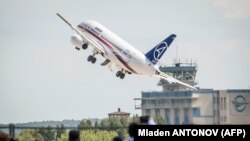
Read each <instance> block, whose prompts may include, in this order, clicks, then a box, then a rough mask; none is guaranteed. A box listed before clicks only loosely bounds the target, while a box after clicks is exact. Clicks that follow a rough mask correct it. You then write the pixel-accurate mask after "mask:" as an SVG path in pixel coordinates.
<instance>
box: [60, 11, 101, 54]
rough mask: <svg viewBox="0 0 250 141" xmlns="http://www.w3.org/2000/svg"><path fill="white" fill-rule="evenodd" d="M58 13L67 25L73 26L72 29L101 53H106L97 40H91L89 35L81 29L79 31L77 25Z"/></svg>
mask: <svg viewBox="0 0 250 141" xmlns="http://www.w3.org/2000/svg"><path fill="white" fill-rule="evenodd" d="M56 15H57V16H58V17H60V18H61V19H62V20H63V21H64V22H65V23H66V24H67V25H69V26H70V27H71V29H72V30H74V31H75V32H76V33H77V34H78V35H79V36H81V37H82V39H83V40H84V41H85V42H87V43H88V44H90V45H92V46H93V47H96V48H97V49H98V50H99V51H101V53H104V54H105V51H104V49H103V48H102V46H100V45H99V44H97V43H96V42H94V41H93V40H91V39H90V38H89V37H87V36H86V35H84V34H83V33H82V32H81V31H79V30H78V29H77V28H76V27H75V26H73V25H72V24H71V23H70V22H69V21H68V20H66V19H65V18H64V17H63V16H62V15H61V14H59V13H56Z"/></svg>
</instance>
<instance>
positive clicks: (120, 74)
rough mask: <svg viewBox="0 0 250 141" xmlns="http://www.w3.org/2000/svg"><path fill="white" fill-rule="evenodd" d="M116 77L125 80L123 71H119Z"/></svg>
mask: <svg viewBox="0 0 250 141" xmlns="http://www.w3.org/2000/svg"><path fill="white" fill-rule="evenodd" d="M116 77H120V78H121V79H123V78H124V77H125V73H123V72H122V71H117V73H116Z"/></svg>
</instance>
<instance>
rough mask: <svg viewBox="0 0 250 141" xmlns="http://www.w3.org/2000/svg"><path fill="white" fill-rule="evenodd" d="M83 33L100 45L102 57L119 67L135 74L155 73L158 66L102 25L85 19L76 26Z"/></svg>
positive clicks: (151, 74)
mask: <svg viewBox="0 0 250 141" xmlns="http://www.w3.org/2000/svg"><path fill="white" fill-rule="evenodd" d="M77 28H78V29H79V30H80V31H81V32H82V33H83V34H84V35H86V36H87V37H89V38H91V39H92V40H93V41H94V42H96V43H97V44H99V45H100V46H102V48H103V49H104V51H105V54H103V55H104V57H105V58H107V59H109V60H111V61H112V62H113V63H115V64H116V66H117V67H118V68H120V69H124V70H125V71H127V72H131V73H135V74H144V75H148V76H153V75H155V73H156V71H157V70H158V67H157V66H156V65H154V64H152V63H151V62H150V61H149V60H148V59H147V58H146V56H145V55H144V54H143V53H142V52H140V51H139V50H137V49H136V48H134V47H133V46H132V45H130V44H129V43H127V42H126V41H124V40H123V39H121V38H120V37H118V36H117V35H116V34H114V33H113V32H111V31H110V30H108V29H107V28H106V27H104V26H103V25H101V24H99V23H97V22H94V21H86V22H83V23H81V24H79V25H78V27H77Z"/></svg>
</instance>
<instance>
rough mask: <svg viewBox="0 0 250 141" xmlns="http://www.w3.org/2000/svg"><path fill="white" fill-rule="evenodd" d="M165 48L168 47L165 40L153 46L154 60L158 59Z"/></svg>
mask: <svg viewBox="0 0 250 141" xmlns="http://www.w3.org/2000/svg"><path fill="white" fill-rule="evenodd" d="M167 48H168V44H167V43H166V42H161V43H160V44H159V45H158V46H157V47H156V48H155V51H154V59H155V60H159V59H160V58H161V56H162V55H163V53H164V52H165V50H166V49H167Z"/></svg>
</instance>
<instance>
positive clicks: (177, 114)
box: [174, 109, 180, 125]
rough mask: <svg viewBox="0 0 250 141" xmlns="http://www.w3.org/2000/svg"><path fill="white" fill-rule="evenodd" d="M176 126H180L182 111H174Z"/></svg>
mask: <svg viewBox="0 0 250 141" xmlns="http://www.w3.org/2000/svg"><path fill="white" fill-rule="evenodd" d="M174 124H176V125H178V124H180V111H179V109H175V110H174Z"/></svg>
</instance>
